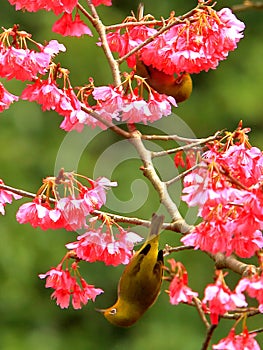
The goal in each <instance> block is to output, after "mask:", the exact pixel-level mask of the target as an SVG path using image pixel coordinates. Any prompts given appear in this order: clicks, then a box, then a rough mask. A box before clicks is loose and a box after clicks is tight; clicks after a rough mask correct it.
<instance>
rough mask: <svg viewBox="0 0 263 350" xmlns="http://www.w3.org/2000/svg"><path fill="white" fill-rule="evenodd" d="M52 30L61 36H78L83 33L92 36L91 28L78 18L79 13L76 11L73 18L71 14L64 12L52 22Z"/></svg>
mask: <svg viewBox="0 0 263 350" xmlns="http://www.w3.org/2000/svg"><path fill="white" fill-rule="evenodd" d="M52 31H53V32H55V33H59V34H61V35H63V36H77V37H80V36H81V35H83V34H87V35H89V36H92V33H91V30H90V29H89V27H88V26H87V25H86V24H85V23H84V22H83V21H82V20H81V19H80V15H79V14H78V13H76V16H75V18H74V20H73V19H72V14H71V13H67V12H65V13H64V15H63V16H62V17H61V18H60V19H59V20H57V21H56V22H55V23H54V25H53V27H52Z"/></svg>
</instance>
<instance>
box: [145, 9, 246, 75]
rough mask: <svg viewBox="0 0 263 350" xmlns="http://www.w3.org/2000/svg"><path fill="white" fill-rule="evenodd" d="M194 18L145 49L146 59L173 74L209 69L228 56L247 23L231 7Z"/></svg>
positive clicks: (150, 63)
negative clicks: (241, 20) (240, 19)
mask: <svg viewBox="0 0 263 350" xmlns="http://www.w3.org/2000/svg"><path fill="white" fill-rule="evenodd" d="M193 19H194V21H193V22H192V23H191V24H190V25H189V23H183V24H179V25H176V26H174V27H172V28H171V29H170V30H168V31H167V32H165V33H164V34H162V35H160V36H159V37H157V38H156V40H154V41H153V42H152V43H150V44H148V45H147V46H146V47H145V48H143V49H142V51H141V59H142V61H143V62H144V63H145V64H146V65H152V66H153V67H155V68H157V69H159V70H160V71H163V72H165V73H166V74H169V75H171V74H174V73H176V74H180V73H182V72H188V73H199V72H200V71H202V70H205V71H208V70H209V69H211V68H212V69H215V68H216V67H217V65H218V63H219V61H220V60H224V59H226V57H227V56H228V52H229V51H232V50H235V49H236V47H237V42H238V41H239V40H240V39H241V38H242V37H243V34H242V31H243V29H244V27H245V25H244V24H243V23H242V22H240V21H239V20H238V19H237V18H236V17H235V15H234V14H233V13H232V12H231V10H230V9H228V8H224V9H222V10H220V11H218V12H216V11H215V10H213V9H211V11H209V12H208V11H207V10H201V11H198V12H196V13H195V14H194V15H193Z"/></svg>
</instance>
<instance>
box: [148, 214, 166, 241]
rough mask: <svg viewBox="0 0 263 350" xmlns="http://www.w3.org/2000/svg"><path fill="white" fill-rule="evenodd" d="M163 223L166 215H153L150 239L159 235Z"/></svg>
mask: <svg viewBox="0 0 263 350" xmlns="http://www.w3.org/2000/svg"><path fill="white" fill-rule="evenodd" d="M163 222H164V215H157V214H155V213H154V214H153V216H152V221H151V226H150V233H149V238H153V237H154V236H158V235H159V233H160V230H161V227H162V224H163Z"/></svg>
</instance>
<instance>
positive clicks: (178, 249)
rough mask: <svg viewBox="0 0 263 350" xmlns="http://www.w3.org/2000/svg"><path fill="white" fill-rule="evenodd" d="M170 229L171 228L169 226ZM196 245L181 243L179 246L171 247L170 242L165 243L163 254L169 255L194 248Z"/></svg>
mask: <svg viewBox="0 0 263 350" xmlns="http://www.w3.org/2000/svg"><path fill="white" fill-rule="evenodd" d="M168 229H169V228H168ZM193 249H194V247H192V246H188V245H180V246H179V247H171V246H169V245H168V244H166V245H165V247H164V249H163V256H168V255H170V254H171V253H178V252H182V251H184V250H193Z"/></svg>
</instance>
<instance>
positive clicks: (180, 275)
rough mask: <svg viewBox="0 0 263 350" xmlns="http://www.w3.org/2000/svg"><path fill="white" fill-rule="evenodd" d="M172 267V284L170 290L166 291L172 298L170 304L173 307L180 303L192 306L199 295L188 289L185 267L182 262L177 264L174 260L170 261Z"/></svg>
mask: <svg viewBox="0 0 263 350" xmlns="http://www.w3.org/2000/svg"><path fill="white" fill-rule="evenodd" d="M168 263H169V264H170V265H171V268H170V270H169V273H170V275H171V277H172V280H171V283H170V285H169V290H168V291H166V292H167V293H168V294H169V297H170V303H171V304H172V305H177V304H179V303H188V304H190V303H191V302H192V300H193V297H197V296H198V293H197V292H194V291H192V289H191V288H190V287H188V274H187V271H186V268H185V267H184V265H183V264H182V263H180V262H176V261H175V260H174V259H170V260H168Z"/></svg>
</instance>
